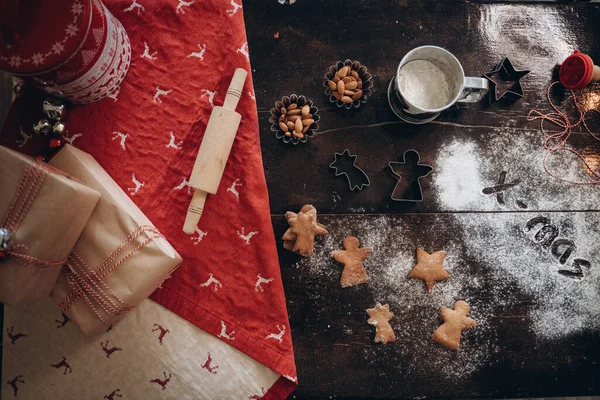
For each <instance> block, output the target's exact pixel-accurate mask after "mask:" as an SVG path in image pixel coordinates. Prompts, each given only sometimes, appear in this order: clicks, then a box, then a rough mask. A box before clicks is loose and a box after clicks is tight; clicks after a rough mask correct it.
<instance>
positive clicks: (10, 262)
mask: <svg viewBox="0 0 600 400" xmlns="http://www.w3.org/2000/svg"><path fill="white" fill-rule="evenodd" d="M0 171H1V172H0V227H3V228H6V229H8V230H9V231H10V232H11V233H12V234H13V239H12V243H13V250H12V251H11V252H9V253H8V254H7V255H5V256H4V257H3V258H0V302H2V303H5V304H14V303H17V302H21V301H28V300H34V299H38V298H42V297H47V296H49V295H50V292H51V291H52V287H53V286H54V284H55V283H56V280H57V278H58V275H59V274H60V271H61V267H62V265H63V264H64V261H66V259H67V257H68V255H69V253H71V250H72V249H73V247H74V246H75V243H76V242H77V239H78V238H79V235H80V234H81V232H82V231H83V228H84V226H85V225H86V223H87V221H88V219H89V218H90V216H91V215H92V212H93V210H94V207H95V206H96V204H97V203H98V199H99V198H100V193H99V192H98V191H96V190H94V189H91V188H89V187H87V186H85V185H83V184H82V183H79V182H77V181H75V180H73V179H70V178H69V177H67V176H66V174H63V173H62V172H61V171H56V170H54V168H52V167H50V166H48V165H47V164H44V163H42V162H39V161H37V160H34V159H33V158H31V157H28V156H25V155H23V154H21V153H18V152H16V151H13V150H10V149H7V148H6V147H2V146H0Z"/></svg>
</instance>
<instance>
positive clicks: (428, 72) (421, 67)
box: [398, 60, 452, 110]
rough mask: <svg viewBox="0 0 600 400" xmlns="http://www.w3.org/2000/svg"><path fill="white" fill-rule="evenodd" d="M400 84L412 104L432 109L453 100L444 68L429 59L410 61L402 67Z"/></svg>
mask: <svg viewBox="0 0 600 400" xmlns="http://www.w3.org/2000/svg"><path fill="white" fill-rule="evenodd" d="M398 84H399V86H400V91H401V92H402V96H404V98H405V99H406V100H408V101H409V102H410V103H411V104H413V105H415V106H417V107H420V108H424V109H428V110H432V109H437V108H442V107H444V106H445V105H447V104H448V103H449V102H450V100H451V95H452V90H451V88H450V86H449V85H448V79H447V78H446V74H445V73H444V71H443V70H441V69H440V68H439V67H437V66H436V65H435V64H433V63H432V62H430V61H427V60H414V61H410V62H408V63H406V64H404V66H403V67H402V68H401V69H400V76H399V81H398Z"/></svg>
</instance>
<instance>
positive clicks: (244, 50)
mask: <svg viewBox="0 0 600 400" xmlns="http://www.w3.org/2000/svg"><path fill="white" fill-rule="evenodd" d="M237 52H238V53H242V54H243V55H244V56H246V58H247V59H248V61H250V53H249V52H248V42H244V44H242V45H241V46H240V48H239V49H237Z"/></svg>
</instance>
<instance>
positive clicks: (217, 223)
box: [0, 0, 297, 398]
mask: <svg viewBox="0 0 600 400" xmlns="http://www.w3.org/2000/svg"><path fill="white" fill-rule="evenodd" d="M73 1H74V2H77V0H73ZM105 4H106V6H107V8H108V9H109V10H110V11H111V12H112V13H113V14H114V15H115V16H116V17H117V18H118V19H119V20H120V21H121V23H122V24H123V26H124V27H125V29H126V30H127V33H128V35H129V39H130V41H131V46H132V63H131V68H130V70H129V72H128V74H127V77H126V79H125V82H124V83H123V85H122V86H121V89H120V91H119V92H118V93H117V94H116V95H114V96H113V97H112V98H107V99H104V100H102V101H100V102H97V103H94V104H91V105H86V106H74V107H71V108H70V110H69V116H68V119H67V121H66V125H67V128H68V135H67V139H66V140H67V141H68V142H70V143H71V144H73V145H74V146H76V147H79V148H81V149H82V150H84V151H87V152H89V153H90V154H92V155H93V156H94V157H95V158H96V159H97V160H98V162H99V163H100V164H101V165H102V166H103V167H104V168H105V169H106V170H107V172H108V173H109V174H110V175H111V176H112V177H113V178H114V179H115V181H116V182H117V183H118V184H119V185H120V186H121V187H122V188H123V189H124V190H125V191H126V192H127V193H128V194H129V195H130V196H131V198H132V199H133V201H134V202H135V203H136V204H137V205H138V206H139V207H140V209H141V210H142V211H143V212H144V213H145V214H146V215H147V216H148V217H149V219H150V220H151V221H152V222H153V223H154V224H155V225H156V227H157V228H158V229H159V230H160V231H161V232H162V233H163V234H164V235H165V236H166V237H167V239H168V240H169V241H170V242H171V243H172V244H173V246H174V247H175V248H176V249H177V251H178V252H179V253H180V254H181V256H182V257H183V259H184V263H183V265H182V266H181V267H180V268H179V269H178V270H177V271H176V273H175V274H174V275H173V278H172V279H169V280H167V281H166V282H165V283H164V284H163V287H162V288H161V289H158V290H157V291H156V292H155V293H154V294H153V296H152V299H153V300H155V301H156V302H158V303H159V304H161V305H162V306H164V307H166V308H167V309H169V310H171V311H173V312H175V313H176V314H178V315H179V316H181V317H183V318H185V319H186V320H188V321H190V322H191V323H193V324H194V325H196V326H197V327H199V328H201V329H202V330H204V331H206V332H208V333H210V334H212V335H214V336H216V337H217V338H219V339H220V340H221V341H223V342H225V343H227V344H228V345H230V346H233V347H235V348H236V349H238V350H240V351H242V352H243V353H245V354H247V355H248V356H250V357H252V358H254V359H255V360H257V361H259V362H260V363H262V364H264V365H265V366H267V367H269V368H270V369H272V370H273V371H275V372H276V373H277V374H279V375H280V376H281V378H280V379H279V380H278V381H277V382H276V383H275V385H273V386H272V387H271V388H270V389H269V390H268V391H267V394H266V395H265V398H284V397H286V396H287V395H288V394H289V393H290V392H291V391H292V390H293V389H294V387H295V385H296V381H297V379H296V369H295V364H294V356H293V350H292V341H291V336H290V329H289V323H288V318H287V310H286V305H285V297H284V293H283V286H282V282H281V276H280V272H279V264H278V259H277V252H276V248H275V240H274V236H273V230H272V226H271V219H270V210H269V203H268V194H267V188H266V183H265V178H264V172H263V167H262V159H261V151H260V143H259V132H258V121H257V118H258V117H257V111H256V104H255V101H254V92H253V85H252V78H251V75H249V78H248V80H247V82H246V86H245V88H244V91H243V95H242V97H241V100H240V103H239V106H238V109H237V111H238V112H240V113H241V114H242V122H241V125H240V128H239V130H238V134H237V137H236V140H235V142H234V145H233V150H232V152H231V156H230V159H229V162H228V164H227V167H226V168H225V173H224V175H223V179H222V181H221V185H220V187H219V191H218V194H217V195H211V196H209V198H208V200H207V202H206V208H205V212H204V215H203V216H202V219H201V220H200V224H199V227H198V229H197V231H196V234H195V235H193V236H188V235H185V234H184V233H183V232H182V230H181V229H182V224H183V220H184V218H185V214H186V210H187V206H188V204H189V200H190V198H191V194H192V190H191V189H190V188H189V187H187V179H188V178H189V175H190V173H191V170H192V166H193V164H194V160H195V155H196V153H197V151H198V148H199V144H200V142H201V141H202V137H203V134H204V129H205V127H206V124H207V122H208V119H209V116H210V113H211V110H212V107H213V105H214V104H217V105H219V104H222V102H223V99H224V97H225V92H226V90H227V86H228V84H229V81H230V79H231V76H232V75H233V72H234V70H235V68H237V67H242V68H245V69H247V70H248V71H251V69H250V59H249V49H248V45H247V42H246V34H245V27H244V20H243V10H242V6H241V0H231V1H226V0H195V1H183V0H168V1H160V2H159V1H150V0H133V1H132V0H106V1H105ZM34 92H35V91H28V90H23V92H22V95H21V96H20V97H19V98H17V99H16V100H15V103H14V105H13V108H12V110H11V115H10V116H9V120H8V121H7V124H6V125H5V127H4V132H3V134H2V136H1V139H0V142H1V143H2V144H4V145H7V146H9V147H12V148H17V149H18V150H21V151H23V152H26V153H35V151H36V149H37V148H38V146H39V141H37V138H36V137H35V136H34V135H33V133H32V129H31V126H32V122H33V121H34V120H35V119H36V118H39V117H40V111H39V110H40V107H41V105H40V101H41V99H43V95H36V94H35V93H34ZM65 206H68V205H65ZM53 319H54V318H53ZM114 329H118V325H117V326H116V327H115V328H114ZM169 373H171V374H173V375H174V376H175V375H176V374H177V371H176V370H173V371H169Z"/></svg>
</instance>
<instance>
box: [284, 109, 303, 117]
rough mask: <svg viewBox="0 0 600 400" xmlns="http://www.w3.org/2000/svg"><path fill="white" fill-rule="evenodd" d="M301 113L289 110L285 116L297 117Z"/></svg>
mask: <svg viewBox="0 0 600 400" xmlns="http://www.w3.org/2000/svg"><path fill="white" fill-rule="evenodd" d="M301 113H302V110H299V109H295V110H289V111H288V112H287V115H288V116H291V115H299V114H301Z"/></svg>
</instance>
